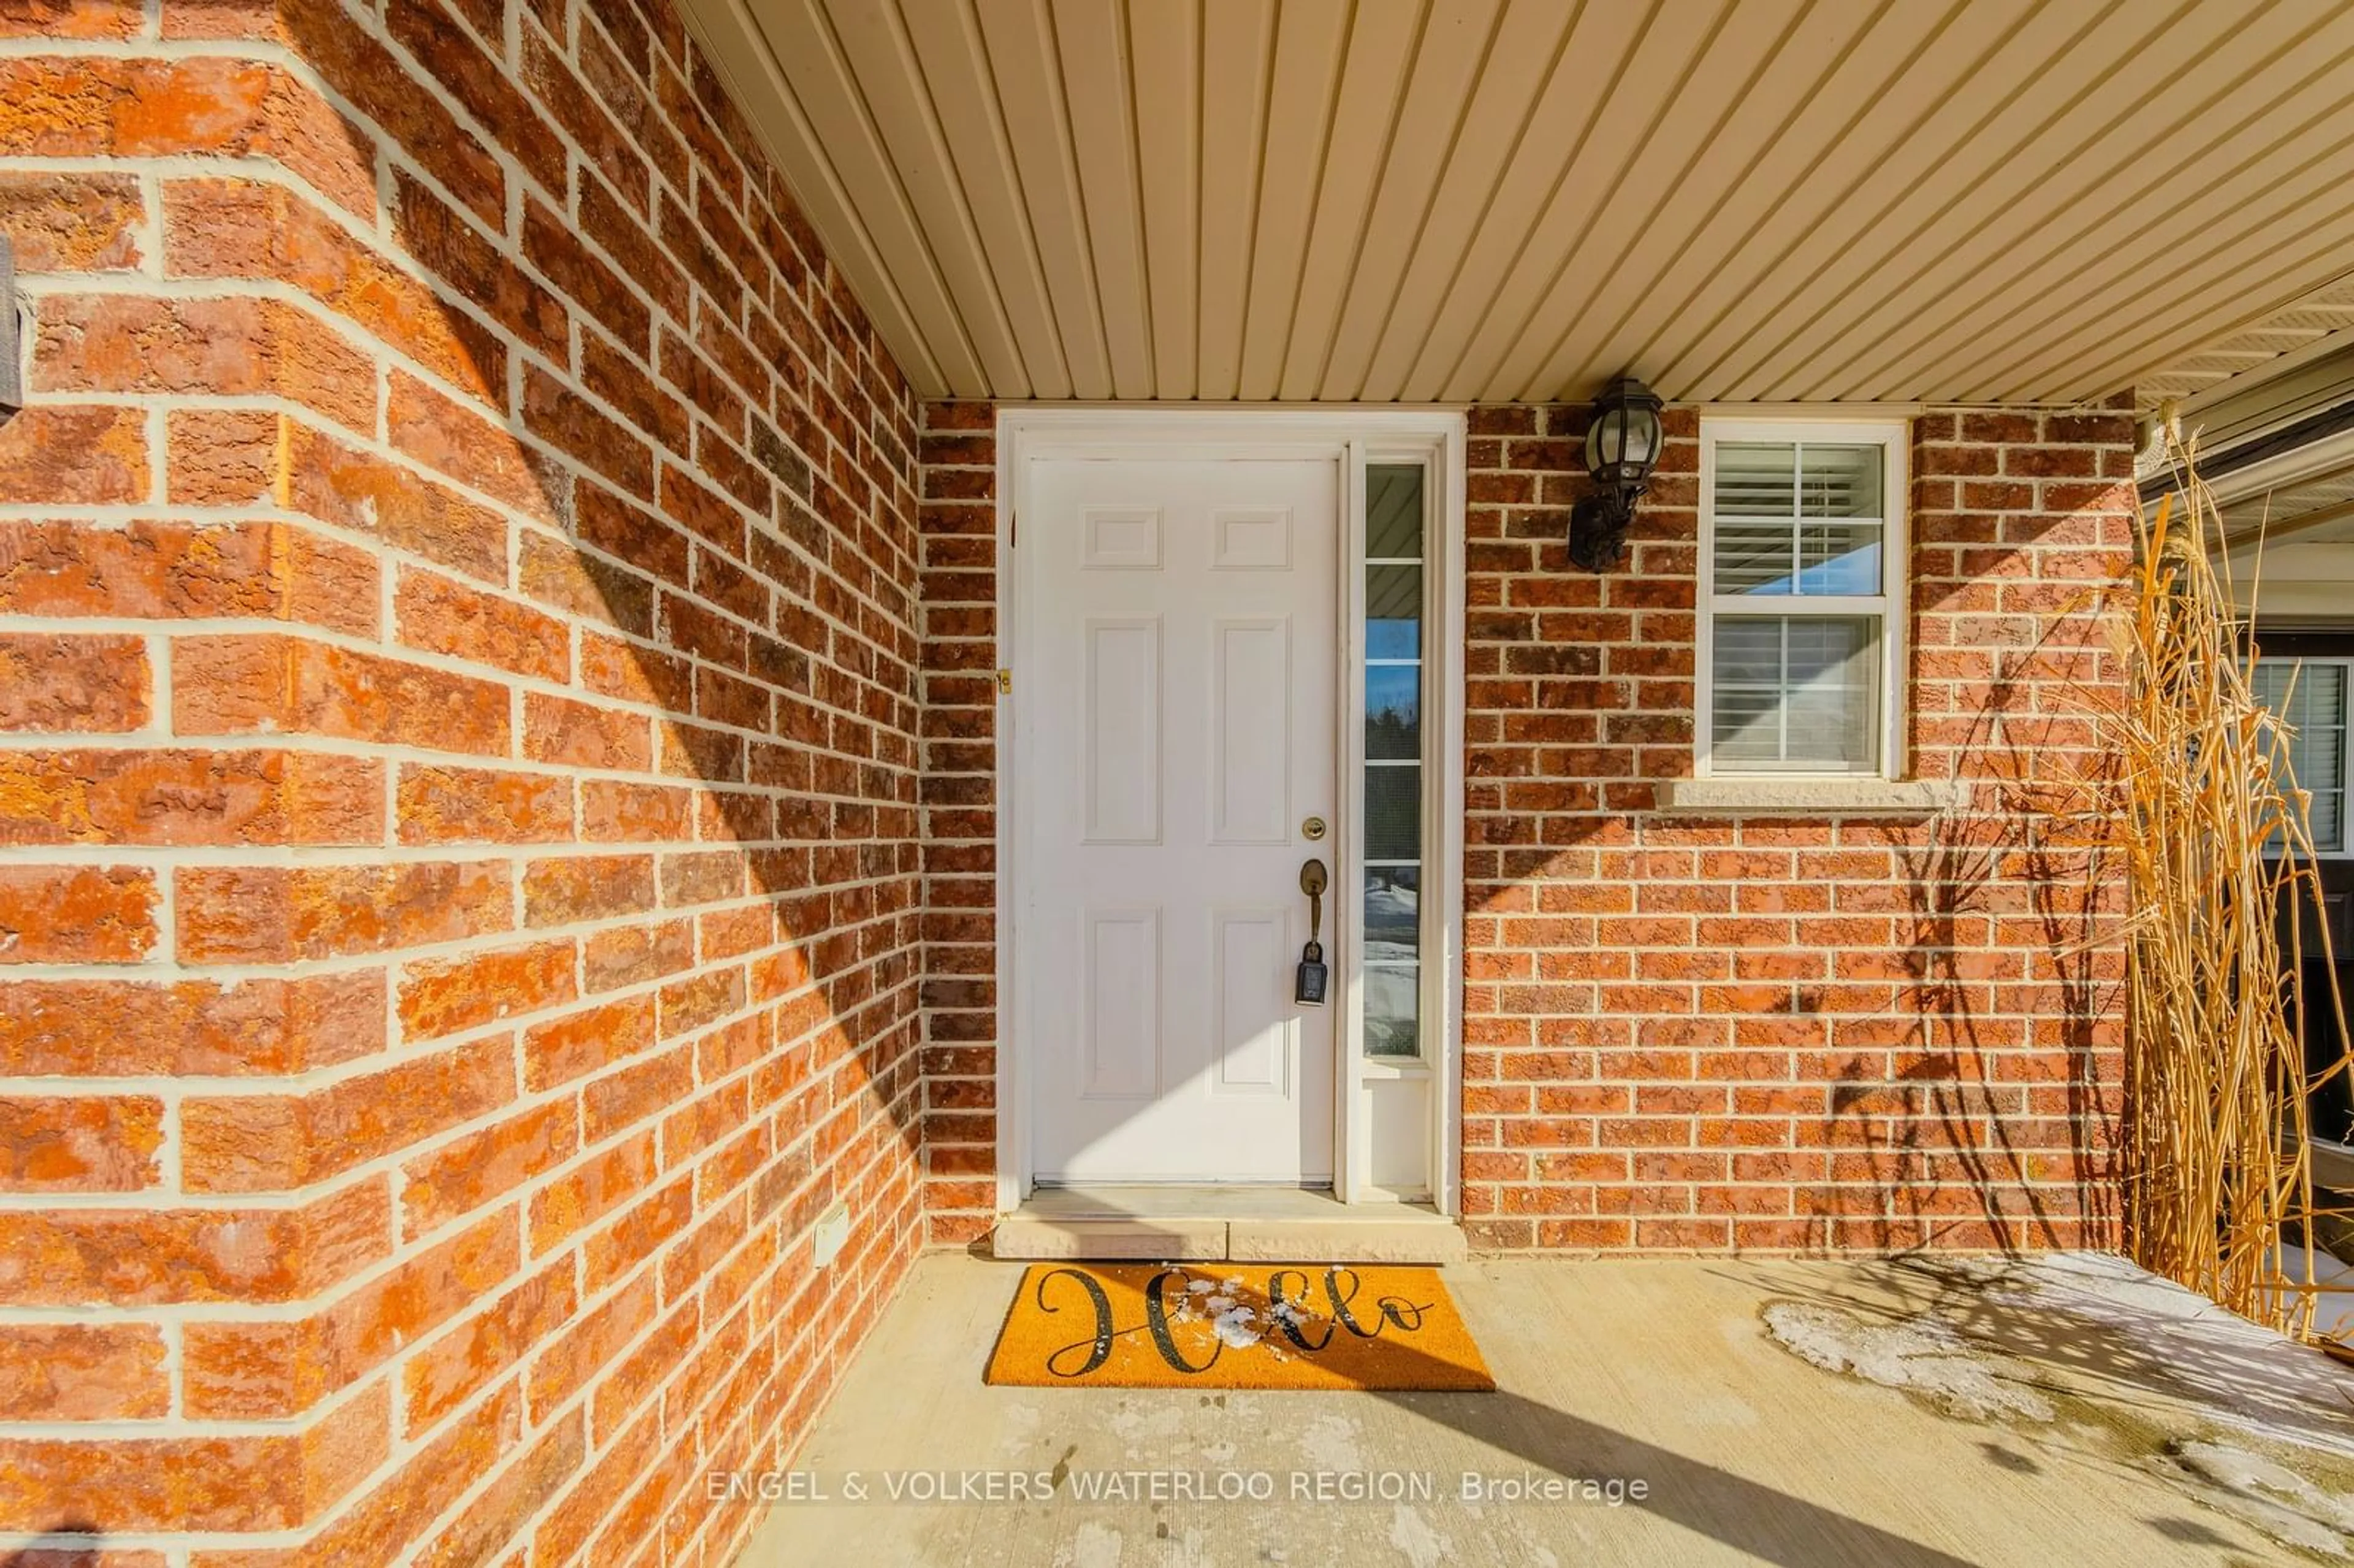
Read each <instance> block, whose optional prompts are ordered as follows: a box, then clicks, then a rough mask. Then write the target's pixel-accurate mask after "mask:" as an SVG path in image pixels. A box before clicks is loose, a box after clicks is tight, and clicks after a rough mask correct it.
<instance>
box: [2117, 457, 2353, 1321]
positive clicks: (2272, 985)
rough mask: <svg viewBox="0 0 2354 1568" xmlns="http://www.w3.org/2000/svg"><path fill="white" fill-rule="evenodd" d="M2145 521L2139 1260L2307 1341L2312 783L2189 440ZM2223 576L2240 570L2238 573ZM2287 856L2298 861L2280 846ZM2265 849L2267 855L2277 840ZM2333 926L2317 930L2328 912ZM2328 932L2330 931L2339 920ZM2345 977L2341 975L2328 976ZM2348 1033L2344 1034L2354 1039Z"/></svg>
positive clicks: (2134, 690) (2137, 619) (2136, 810)
mask: <svg viewBox="0 0 2354 1568" xmlns="http://www.w3.org/2000/svg"><path fill="white" fill-rule="evenodd" d="M2169 455H2170V457H2171V458H2172V459H2173V460H2174V467H2175V470H2176V472H2177V473H2178V475H2179V479H2180V482H2179V486H2178V488H2177V489H2176V491H2175V493H2172V494H2169V495H2168V496H2167V497H2166V498H2165V499H2164V500H2163V501H2161V502H2160V503H2158V505H2157V506H2156V507H2154V508H2145V510H2144V514H2143V515H2142V517H2141V519H2140V522H2139V530H2140V539H2139V543H2140V546H2141V547H2140V552H2139V559H2138V563H2137V567H2136V577H2135V580H2134V582H2133V584H2132V588H2133V589H2134V591H2133V594H2132V603H2131V610H2132V623H2131V626H2130V628H2129V629H2128V633H2127V635H2128V647H2127V650H2126V652H2127V654H2128V659H2129V662H2130V666H2131V671H2132V674H2131V681H2130V684H2129V689H2128V692H2127V694H2126V699H2125V706H2124V709H2123V711H2122V713H2121V714H2120V715H2118V717H2119V720H2120V722H2119V723H2118V725H2117V726H2116V727H2117V729H2118V731H2119V732H2120V739H2121V741H2122V744H2123V750H2124V757H2123V759H2122V760H2123V765H2124V783H2125V790H2124V793H2125V806H2126V810H2125V817H2126V821H2125V823H2124V831H2123V833H2122V836H2121V842H2120V843H2119V848H2120V850H2121V851H2122V853H2124V855H2125V857H2126V895H2127V898H2128V911H2129V918H2128V925H2127V940H2128V943H2129V948H2128V963H2127V977H2128V978H2127V986H2128V998H2127V1002H2128V1007H2129V1009H2130V1013H2129V1023H2130V1035H2129V1041H2128V1044H2127V1049H2126V1086H2125V1088H2126V1106H2125V1121H2124V1129H2123V1133H2122V1137H2123V1139H2124V1148H2123V1150H2121V1155H2122V1166H2123V1171H2124V1177H2125V1192H2124V1217H2125V1239H2126V1251H2127V1252H2128V1254H2129V1255H2131V1256H2132V1257H2133V1258H2134V1260H2135V1261H2136V1262H2137V1263H2139V1264H2140V1265H2141V1266H2144V1267H2146V1268H2148V1269H2150V1270H2151V1271H2153V1272H2155V1273H2158V1274H2161V1275H2164V1276H2166V1277H2168V1278H2170V1279H2174V1280H2177V1281H2179V1282H2180V1283H2181V1284H2183V1285H2186V1286H2188V1287H2190V1288H2192V1289H2194V1290H2197V1291H2200V1292H2201V1293H2202V1294H2204V1295H2206V1296H2208V1297H2209V1298H2212V1299H2213V1300H2215V1301H2217V1302H2219V1303H2221V1305H2223V1306H2224V1307H2227V1308H2231V1309H2232V1311H2234V1312H2238V1313H2240V1314H2242V1315H2243V1316H2245V1317H2248V1318H2252V1319H2256V1320H2257V1321H2259V1322H2263V1323H2266V1324H2269V1325H2271V1326H2272V1327H2274V1328H2276V1329H2279V1330H2282V1331H2284V1332H2286V1333H2289V1334H2293V1335H2296V1336H2299V1337H2303V1336H2304V1335H2305V1334H2306V1332H2307V1331H2308V1329H2309V1326H2310V1323H2311V1319H2312V1297H2311V1295H2310V1292H2309V1289H2308V1288H2307V1287H2301V1286H2299V1285H2296V1283H2294V1282H2293V1281H2292V1280H2291V1279H2290V1278H2289V1277H2287V1272H2286V1271H2285V1269H2284V1266H2283V1265H2284V1254H2285V1251H2295V1250H2298V1249H2301V1250H2302V1252H2303V1258H2302V1261H2303V1263H2304V1265H2305V1267H2304V1269H2303V1271H2302V1273H2301V1274H2299V1275H2298V1276H2297V1277H2298V1278H2301V1279H2307V1280H2309V1279H2312V1278H2313V1277H2314V1271H2313V1266H2312V1263H2313V1258H2312V1250H2311V1249H2312V1236H2311V1221H2312V1219H2313V1217H2314V1189H2313V1181H2312V1172H2311V1170H2310V1168H2309V1165H2308V1162H2307V1157H2306V1130H2307V1128H2306V1092H2307V1089H2308V1087H2309V1080H2308V1075H2307V1071H2306V1061H2305V1056H2304V1051H2303V1047H2302V1046H2301V1044H2300V1043H2299V1040H2298V1036H2297V1031H2296V1019H2297V1018H2298V1017H2299V1016H2300V1015H2301V1010H2302V1009H2304V1008H2305V1007H2307V1006H2311V1007H2317V1008H2320V1007H2327V1008H2333V1009H2338V1011H2339V1012H2340V1014H2341V1016H2342V1012H2343V1010H2342V1004H2341V1002H2340V1000H2339V998H2338V996H2337V994H2336V991H2337V987H2336V983H2335V981H2334V980H2333V981H2332V983H2331V986H2330V991H2331V994H2330V995H2328V996H2327V997H2310V998H2308V997H2305V996H2303V995H2301V994H2300V992H2301V986H2302V980H2301V975H2302V967H2301V965H2300V963H2299V962H2298V960H2299V959H2301V958H2302V956H2303V955H2302V954H2301V953H2299V952H2297V951H2296V950H2295V945H2296V943H2297V942H2298V941H2299V940H2300V939H2301V937H2300V934H2299V930H2298V927H2302V926H2303V925H2304V924H2305V922H2302V921H2290V922H2286V923H2285V924H2286V925H2287V927H2288V940H2289V942H2290V944H2291V950H2290V951H2289V952H2287V953H2284V952H2283V951H2282V950H2281V928H2282V925H2283V923H2282V922H2280V921H2279V919H2278V913H2277V912H2278V911H2279V910H2280V909H2281V908H2282V907H2283V906H2284V900H2285V897H2287V896H2291V895H2294V896H2296V897H2298V898H2311V899H2313V900H2314V901H2315V902H2314V907H2316V908H2318V907H2319V896H2320V887H2319V884H2318V880H2317V878H2316V877H2315V875H2314V874H2313V871H2312V869H2311V852H2312V847H2313V846H2312V838H2311V833H2310V831H2309V828H2308V826H2307V821H2306V796H2305V794H2304V792H2303V791H2301V790H2299V789H2297V788H2296V781H2295V779H2293V778H2292V777H2291V776H2290V773H2289V769H2288V756H2287V738H2288V737H2287V736H2286V735H2285V726H2282V725H2281V724H2279V723H2278V722H2277V721H2275V720H2274V718H2273V717H2272V716H2271V715H2269V714H2268V713H2267V712H2266V710H2265V709H2264V707H2263V706H2262V705H2260V704H2258V702H2257V701H2256V699H2255V695H2254V692H2253V657H2254V656H2253V652H2251V651H2250V650H2249V649H2248V648H2247V647H2246V645H2245V644H2244V642H2243V638H2242V635H2241V632H2242V628H2241V625H2240V621H2239V618H2238V615H2237V612H2236V611H2235V609H2234V608H2233V605H2232V595H2231V591H2230V590H2231V585H2230V583H2229V581H2228V579H2227V578H2226V577H2224V576H2223V575H2222V572H2221V571H2219V570H2218V567H2217V566H2216V561H2217V558H2218V556H2219V555H2220V553H2221V552H2220V550H2219V549H2218V548H2217V546H2219V545H2220V544H2221V519H2220V517H2219V516H2218V514H2217V512H2216V508H2215V503H2214V499H2213V497H2212V495H2211V493H2209V492H2208V490H2207V488H2206V486H2205V485H2203V484H2202V483H2200V481H2199V479H2198V477H2197V474H2196V472H2195V471H2194V468H2193V464H2192V461H2191V453H2190V451H2189V450H2187V449H2185V448H2182V447H2180V446H2179V444H2178V445H2177V446H2176V448H2175V450H2173V451H2171V452H2170V454H2169ZM2225 569H2226V570H2228V568H2225ZM2284 850H2285V851H2286V853H2282V852H2283V851H2284ZM2268 852H2269V853H2268ZM2315 924H2316V925H2319V924H2320V923H2319V922H2315ZM2322 940H2324V941H2325V942H2326V941H2327V930H2326V928H2324V929H2323V931H2322ZM2333 972H2334V971H2333ZM2342 1037H2343V1036H2342V1034H2341V1038H2342Z"/></svg>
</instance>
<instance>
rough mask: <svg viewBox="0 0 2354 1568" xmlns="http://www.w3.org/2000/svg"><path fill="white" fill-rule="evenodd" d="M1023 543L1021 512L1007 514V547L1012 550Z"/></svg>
mask: <svg viewBox="0 0 2354 1568" xmlns="http://www.w3.org/2000/svg"><path fill="white" fill-rule="evenodd" d="M1021 543H1022V514H1020V513H1019V512H1009V513H1007V514H1005V547H1006V548H1007V549H1009V550H1011V549H1013V548H1014V547H1015V546H1019V545H1020V544H1021Z"/></svg>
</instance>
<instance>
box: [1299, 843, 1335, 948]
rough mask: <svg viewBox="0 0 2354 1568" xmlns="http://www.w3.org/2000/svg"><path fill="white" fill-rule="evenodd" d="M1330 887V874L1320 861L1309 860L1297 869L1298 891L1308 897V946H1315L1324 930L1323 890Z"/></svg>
mask: <svg viewBox="0 0 2354 1568" xmlns="http://www.w3.org/2000/svg"><path fill="white" fill-rule="evenodd" d="M1331 885H1332V874H1331V872H1328V871H1326V870H1325V869H1324V863H1323V862H1322V861H1320V860H1311V861H1310V862H1309V863H1307V864H1305V865H1303V866H1301V867H1300V868H1299V891H1300V892H1302V893H1305V894H1306V895H1308V945H1309V946H1310V947H1311V948H1312V947H1314V946H1316V943H1317V938H1318V937H1319V936H1320V934H1321V933H1322V931H1323V929H1324V890H1325V889H1326V888H1327V887H1330V886H1331Z"/></svg>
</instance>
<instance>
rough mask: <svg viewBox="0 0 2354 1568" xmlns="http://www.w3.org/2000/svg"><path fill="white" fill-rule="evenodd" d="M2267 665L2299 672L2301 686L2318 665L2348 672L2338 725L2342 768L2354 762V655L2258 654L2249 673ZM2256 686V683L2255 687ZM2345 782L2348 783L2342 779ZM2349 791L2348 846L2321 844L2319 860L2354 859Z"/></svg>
mask: <svg viewBox="0 0 2354 1568" xmlns="http://www.w3.org/2000/svg"><path fill="white" fill-rule="evenodd" d="M2258 641H2262V639H2261V638H2260V639H2259V640H2258ZM2265 664H2285V665H2288V666H2291V667H2292V668H2294V669H2295V670H2296V678H2297V680H2298V682H2299V683H2300V684H2301V683H2303V681H2304V678H2305V674H2306V672H2307V671H2309V670H2312V669H2314V668H2315V667H2316V666H2318V665H2323V664H2334V665H2336V666H2338V668H2339V669H2342V670H2344V671H2345V672H2346V676H2345V683H2344V684H2343V685H2342V686H2341V687H2340V688H2339V697H2338V727H2339V728H2340V729H2341V730H2343V731H2344V732H2345V734H2346V737H2347V747H2348V751H2349V757H2348V758H2345V759H2342V760H2341V764H2340V765H2341V766H2343V762H2344V761H2345V760H2354V654H2347V653H2275V654H2272V655H2270V656H2266V655H2265V654H2264V653H2261V652H2259V653H2258V654H2257V655H2256V658H2255V664H2254V666H2252V667H2251V668H2250V670H2249V674H2250V675H2251V677H2253V674H2254V673H2255V668H2256V667H2260V666H2263V665H2265ZM2251 684H2253V680H2252V681H2251ZM2264 711H2265V712H2267V713H2270V712H2271V711H2272V710H2271V709H2269V708H2267V709H2265V710H2264ZM2285 744H2286V743H2285V738H2284V745H2285ZM2341 782H2344V781H2343V780H2341ZM2297 788H2299V789H2303V788H2305V785H2304V784H2303V783H2302V782H2301V781H2300V782H2299V783H2298V785H2297ZM2345 788H2346V794H2345V797H2344V798H2343V799H2341V800H2340V801H2339V803H2338V842H2339V843H2340V844H2341V845H2345V846H2347V847H2343V848H2338V849H2323V848H2321V847H2320V846H2319V845H2316V846H2314V851H2313V854H2314V858H2315V859H2317V860H2354V832H2349V829H2354V822H2349V812H2348V809H2349V806H2354V783H2347V784H2346V786H2345ZM2264 853H2266V854H2268V855H2274V856H2277V855H2278V854H2279V853H2281V851H2280V846H2279V841H2278V840H2277V839H2275V840H2274V842H2272V843H2271V844H2270V845H2268V846H2267V847H2266V849H2265V851H2264Z"/></svg>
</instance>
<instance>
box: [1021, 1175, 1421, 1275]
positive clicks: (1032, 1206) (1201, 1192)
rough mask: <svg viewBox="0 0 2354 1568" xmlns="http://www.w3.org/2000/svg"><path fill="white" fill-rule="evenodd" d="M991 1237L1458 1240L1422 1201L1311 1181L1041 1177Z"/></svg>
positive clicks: (1192, 1244) (1392, 1254)
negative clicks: (1356, 1194)
mask: <svg viewBox="0 0 2354 1568" xmlns="http://www.w3.org/2000/svg"><path fill="white" fill-rule="evenodd" d="M990 1239H991V1250H992V1251H993V1252H994V1253H995V1255H997V1256H999V1257H1002V1258H1019V1259H1025V1260H1035V1261H1048V1260H1075V1259H1090V1260H1095V1261H1100V1262H1119V1261H1127V1262H1131V1263H1159V1262H1168V1263H1176V1262H1214V1263H1405V1264H1447V1263H1460V1262H1461V1261H1463V1257H1464V1254H1465V1250H1466V1249H1465V1245H1464V1240H1463V1232H1462V1229H1461V1227H1459V1226H1458V1225H1457V1224H1455V1222H1454V1221H1452V1220H1450V1219H1448V1218H1447V1216H1446V1215H1444V1214H1442V1213H1438V1211H1437V1210H1436V1209H1434V1208H1432V1207H1431V1206H1430V1205H1429V1204H1428V1203H1413V1202H1388V1201H1376V1202H1369V1203H1343V1202H1340V1201H1339V1200H1337V1199H1335V1198H1334V1197H1333V1196H1332V1193H1331V1189H1329V1188H1319V1187H1246V1186H1230V1185H1204V1186H1125V1185H1103V1186H1079V1187H1040V1188H1037V1189H1036V1190H1034V1192H1032V1193H1031V1194H1030V1200H1029V1202H1025V1203H1023V1205H1022V1206H1021V1207H1020V1208H1018V1209H1016V1210H1014V1211H1013V1213H1010V1214H1005V1215H1002V1216H1000V1217H999V1219H998V1222H997V1229H996V1231H995V1233H994V1234H992V1235H991V1238H990Z"/></svg>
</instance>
